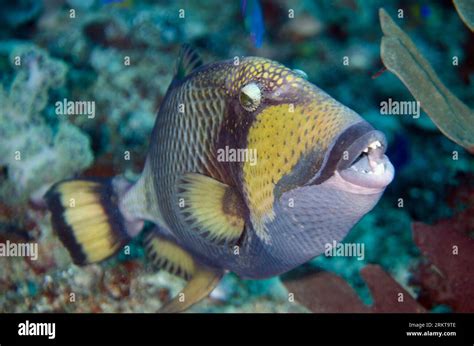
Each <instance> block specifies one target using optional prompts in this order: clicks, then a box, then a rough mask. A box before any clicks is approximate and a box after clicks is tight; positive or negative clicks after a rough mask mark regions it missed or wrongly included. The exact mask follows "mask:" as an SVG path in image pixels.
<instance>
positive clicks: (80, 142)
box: [0, 46, 93, 204]
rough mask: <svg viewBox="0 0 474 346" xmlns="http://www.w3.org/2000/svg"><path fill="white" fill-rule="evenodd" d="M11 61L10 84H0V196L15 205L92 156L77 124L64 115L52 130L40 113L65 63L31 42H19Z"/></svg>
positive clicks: (82, 165) (76, 169)
mask: <svg viewBox="0 0 474 346" xmlns="http://www.w3.org/2000/svg"><path fill="white" fill-rule="evenodd" d="M10 60H11V61H12V62H13V66H14V67H15V68H17V69H18V71H17V73H16V76H15V77H14V80H13V82H12V84H11V86H10V88H9V89H6V88H4V87H2V86H0V105H1V106H0V166H1V167H3V172H4V174H3V175H4V176H3V177H2V182H1V185H0V199H2V200H4V201H5V202H7V203H9V204H17V203H22V202H25V201H26V200H27V199H28V198H30V197H32V196H33V195H35V193H39V195H41V192H43V191H44V189H45V188H46V187H48V186H49V185H50V184H52V183H54V182H56V181H58V180H60V179H64V178H67V177H70V176H72V175H73V174H75V173H77V172H79V171H81V170H83V169H85V168H86V167H88V166H89V165H90V163H91V162H92V159H93V156H92V153H91V150H90V145H89V139H88V137H87V136H86V135H84V134H83V133H82V132H81V131H80V130H79V129H78V128H77V127H75V126H73V125H71V124H70V123H68V122H67V121H65V120H63V121H60V122H59V125H58V127H57V129H56V131H54V130H53V129H51V128H50V126H48V125H47V124H46V122H45V120H44V118H43V117H42V116H41V112H42V111H43V110H44V109H45V107H46V104H47V102H48V93H49V91H50V89H52V88H55V87H58V86H60V85H61V84H63V83H64V79H65V74H66V65H65V64H64V63H62V62H60V61H58V60H54V59H52V58H50V57H49V56H48V54H47V53H46V52H44V51H43V50H41V49H39V48H36V47H35V46H21V47H18V48H17V49H16V50H14V51H13V52H12V54H11V56H10Z"/></svg>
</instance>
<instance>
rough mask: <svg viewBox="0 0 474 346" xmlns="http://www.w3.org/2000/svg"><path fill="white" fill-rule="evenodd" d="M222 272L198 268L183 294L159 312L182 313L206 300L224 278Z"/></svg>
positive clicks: (166, 304)
mask: <svg viewBox="0 0 474 346" xmlns="http://www.w3.org/2000/svg"><path fill="white" fill-rule="evenodd" d="M222 275H223V272H222V271H214V270H212V269H209V268H205V267H202V266H198V267H197V268H196V271H195V273H194V274H193V277H192V279H191V280H190V281H189V282H188V284H187V285H186V286H185V287H184V289H183V290H181V292H180V293H179V294H178V295H177V296H176V297H174V298H173V299H172V300H170V301H169V302H167V303H165V304H164V305H163V306H162V307H161V308H160V310H158V312H162V313H176V312H182V311H184V310H186V309H188V308H189V307H191V306H192V305H194V304H196V303H197V302H199V301H201V300H202V299H204V298H206V297H207V296H208V295H209V294H210V293H211V292H212V290H213V289H214V288H216V286H217V284H218V283H219V281H220V279H221V278H222Z"/></svg>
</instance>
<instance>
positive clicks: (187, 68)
mask: <svg viewBox="0 0 474 346" xmlns="http://www.w3.org/2000/svg"><path fill="white" fill-rule="evenodd" d="M201 65H202V60H201V57H200V56H199V54H198V52H197V51H196V50H195V49H194V48H192V47H191V46H190V45H188V44H183V46H182V47H181V52H180V53H179V57H178V61H177V63H176V67H175V71H174V78H175V79H178V80H180V79H183V78H184V77H186V76H187V75H188V74H190V73H191V72H192V71H193V70H195V69H196V68H198V67H199V66H201Z"/></svg>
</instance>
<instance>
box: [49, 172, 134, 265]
mask: <svg viewBox="0 0 474 346" xmlns="http://www.w3.org/2000/svg"><path fill="white" fill-rule="evenodd" d="M45 197H46V201H47V205H48V208H49V209H50V210H51V215H52V216H51V219H52V224H53V228H54V230H55V231H56V233H57V234H58V236H59V238H60V239H61V241H62V242H63V244H64V245H65V246H66V248H67V249H68V251H69V253H70V254H71V257H72V259H73V261H74V263H75V264H78V265H85V264H89V263H94V262H99V261H101V260H104V259H106V258H108V257H110V256H112V255H113V254H115V253H116V252H117V251H118V250H120V248H121V247H123V246H124V245H125V244H126V243H127V242H128V241H129V240H130V237H129V236H128V234H127V232H126V230H125V227H124V219H123V216H122V215H121V213H120V210H119V207H118V196H117V195H116V193H115V191H114V188H113V185H112V182H111V180H110V179H96V178H90V179H79V180H65V181H62V182H59V183H57V184H55V185H54V186H53V187H52V188H51V189H50V190H49V191H48V193H47V194H46V196H45Z"/></svg>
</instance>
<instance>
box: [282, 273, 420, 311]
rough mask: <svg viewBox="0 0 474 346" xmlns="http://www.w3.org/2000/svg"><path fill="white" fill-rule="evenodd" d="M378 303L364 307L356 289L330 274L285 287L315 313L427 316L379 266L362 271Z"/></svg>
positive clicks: (306, 276)
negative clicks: (416, 313) (414, 314)
mask: <svg viewBox="0 0 474 346" xmlns="http://www.w3.org/2000/svg"><path fill="white" fill-rule="evenodd" d="M361 275H362V277H363V278H364V281H365V282H366V283H367V285H368V286H369V289H370V291H371V293H372V297H373V301H374V303H373V304H372V305H371V306H368V305H366V304H364V303H363V302H362V301H361V300H360V298H359V296H358V295H357V293H356V292H355V291H354V289H353V288H352V287H351V286H350V285H349V284H348V283H347V281H345V280H344V279H342V278H341V277H340V276H338V275H336V274H333V273H330V272H316V273H313V274H311V273H305V274H304V276H302V277H297V278H291V277H290V279H287V280H286V281H285V285H286V287H287V288H288V291H289V292H290V293H293V294H294V298H295V299H296V300H298V301H299V302H301V304H303V305H304V306H306V307H307V308H308V309H309V310H311V311H312V312H318V313H322V312H331V313H354V312H357V313H361V312H365V313H367V312H375V313H380V312H392V313H393V312H426V310H425V309H424V308H423V307H422V306H421V305H420V304H419V303H417V302H416V300H415V299H414V298H413V297H412V296H411V295H410V294H409V293H408V292H407V291H406V290H405V289H404V288H403V287H401V286H400V285H399V284H398V283H397V282H396V281H395V280H393V278H392V277H391V276H390V275H388V274H387V273H386V272H384V271H383V269H382V268H381V267H380V266H378V265H367V266H366V267H364V268H363V269H362V270H361Z"/></svg>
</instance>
